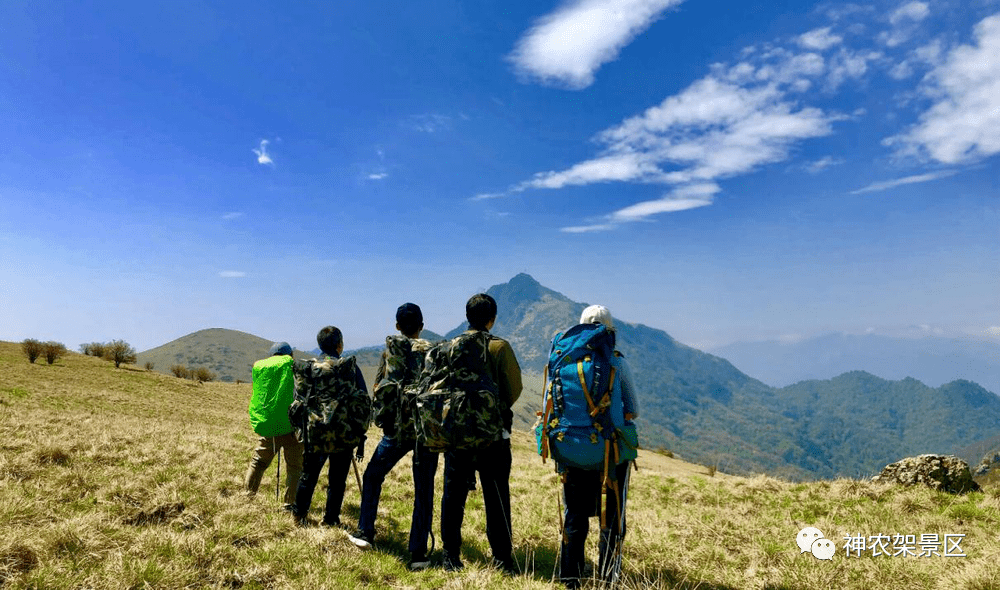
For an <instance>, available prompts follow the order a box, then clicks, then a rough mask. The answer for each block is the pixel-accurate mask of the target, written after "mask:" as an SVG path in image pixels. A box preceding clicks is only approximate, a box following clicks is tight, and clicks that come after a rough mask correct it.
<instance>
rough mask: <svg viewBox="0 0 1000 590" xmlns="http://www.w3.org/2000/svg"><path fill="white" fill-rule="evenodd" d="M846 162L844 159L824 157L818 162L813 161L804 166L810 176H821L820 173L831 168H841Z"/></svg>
mask: <svg viewBox="0 0 1000 590" xmlns="http://www.w3.org/2000/svg"><path fill="white" fill-rule="evenodd" d="M844 162H846V160H844V159H843V158H835V157H833V156H823V157H822V158H820V159H818V160H813V161H812V162H808V163H806V164H805V165H804V166H803V169H804V170H805V171H806V172H808V173H810V174H819V173H820V172H822V171H824V170H826V169H827V168H830V167H831V166H840V165H841V164H843V163H844Z"/></svg>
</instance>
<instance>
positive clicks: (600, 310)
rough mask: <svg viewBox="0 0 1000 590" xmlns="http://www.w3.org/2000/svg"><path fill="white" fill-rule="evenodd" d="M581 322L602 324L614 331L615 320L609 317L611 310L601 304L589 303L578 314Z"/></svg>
mask: <svg viewBox="0 0 1000 590" xmlns="http://www.w3.org/2000/svg"><path fill="white" fill-rule="evenodd" d="M580 323H581V324H604V327H605V328H607V329H608V330H610V331H612V332H614V331H615V321H614V320H613V319H611V312H610V311H608V308H606V307H604V306H603V305H591V306H590V307H588V308H587V309H585V310H583V313H581V314H580Z"/></svg>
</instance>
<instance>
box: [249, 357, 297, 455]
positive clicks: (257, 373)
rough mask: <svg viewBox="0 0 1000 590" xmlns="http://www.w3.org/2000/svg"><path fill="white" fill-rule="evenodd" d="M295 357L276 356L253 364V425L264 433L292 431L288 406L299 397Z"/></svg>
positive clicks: (251, 414) (251, 416) (280, 433)
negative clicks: (294, 366) (295, 375)
mask: <svg viewBox="0 0 1000 590" xmlns="http://www.w3.org/2000/svg"><path fill="white" fill-rule="evenodd" d="M293 362H294V360H293V359H292V357H290V356H287V355H275V356H272V357H268V358H266V359H261V360H259V361H257V362H256V363H254V364H253V395H252V396H251V397H250V407H249V408H248V409H247V410H248V412H249V413H250V426H251V427H252V428H253V431H254V432H256V433H257V434H258V435H260V436H268V437H270V436H281V435H283V434H288V433H289V432H291V431H292V424H291V422H289V421H288V406H290V405H291V404H292V399H293V398H294V396H295V379H294V378H293V377H292V363H293Z"/></svg>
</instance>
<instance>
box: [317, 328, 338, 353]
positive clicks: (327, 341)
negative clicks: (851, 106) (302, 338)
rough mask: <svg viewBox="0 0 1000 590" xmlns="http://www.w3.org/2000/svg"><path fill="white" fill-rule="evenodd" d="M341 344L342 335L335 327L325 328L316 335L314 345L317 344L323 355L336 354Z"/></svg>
mask: <svg viewBox="0 0 1000 590" xmlns="http://www.w3.org/2000/svg"><path fill="white" fill-rule="evenodd" d="M343 343H344V335H343V334H341V332H340V328H337V327H335V326H327V327H325V328H323V329H322V330H320V331H319V334H316V344H319V349H320V350H322V351H323V353H324V354H329V355H334V354H337V348H338V347H340V345H341V344H343Z"/></svg>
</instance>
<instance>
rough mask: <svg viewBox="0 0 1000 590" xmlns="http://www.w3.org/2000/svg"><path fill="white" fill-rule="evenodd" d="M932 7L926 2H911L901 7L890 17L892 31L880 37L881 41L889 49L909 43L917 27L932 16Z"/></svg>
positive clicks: (885, 32)
mask: <svg viewBox="0 0 1000 590" xmlns="http://www.w3.org/2000/svg"><path fill="white" fill-rule="evenodd" d="M930 13H931V11H930V7H929V5H928V4H927V3H926V2H910V3H908V4H904V5H903V6H900V7H899V8H897V9H896V10H894V11H893V12H892V14H890V15H889V24H890V25H892V29H890V30H889V31H884V32H883V33H882V34H881V35H879V40H880V41H882V43H884V44H885V45H886V46H887V47H896V46H898V45H901V44H902V43H905V42H906V41H908V40H909V39H910V38H911V37H912V36H913V35H914V33H915V32H916V30H917V26H918V25H919V24H920V22H921V21H923V20H924V19H925V18H927V17H928V16H930Z"/></svg>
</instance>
